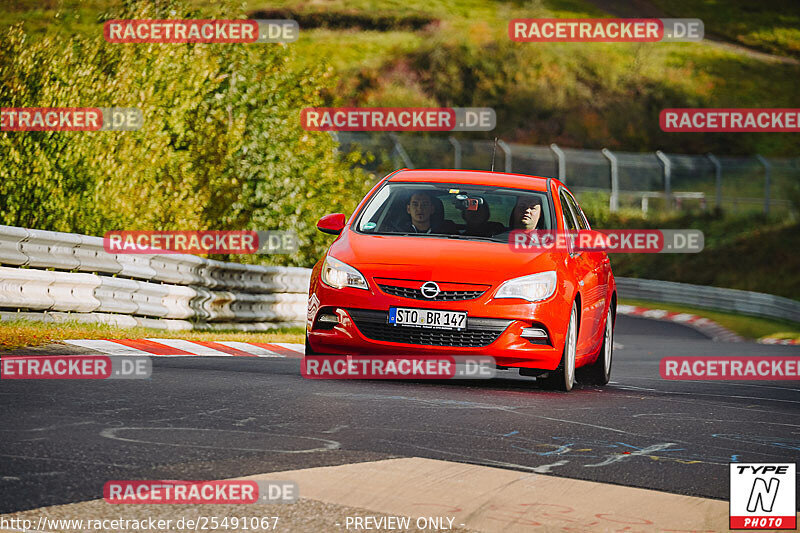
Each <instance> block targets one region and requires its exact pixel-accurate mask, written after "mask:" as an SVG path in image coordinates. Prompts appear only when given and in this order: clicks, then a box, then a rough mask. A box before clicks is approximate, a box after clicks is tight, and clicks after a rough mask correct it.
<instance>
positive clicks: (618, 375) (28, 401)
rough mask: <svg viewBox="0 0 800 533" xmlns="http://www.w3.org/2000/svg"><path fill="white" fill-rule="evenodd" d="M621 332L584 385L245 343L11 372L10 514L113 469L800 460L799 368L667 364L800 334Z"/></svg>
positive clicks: (696, 478)
mask: <svg viewBox="0 0 800 533" xmlns="http://www.w3.org/2000/svg"><path fill="white" fill-rule="evenodd" d="M615 344H616V345H617V349H616V350H615V353H614V366H613V371H612V383H611V384H609V385H608V386H607V387H605V388H597V387H583V386H580V385H579V386H577V388H576V389H575V390H573V391H572V392H570V393H559V392H550V391H546V390H543V389H541V388H539V387H537V385H536V384H535V382H534V380H533V379H531V378H520V377H519V376H514V375H511V374H510V373H505V372H499V373H498V375H505V374H509V375H508V376H505V377H500V378H498V379H494V380H490V381H448V382H442V381H436V382H425V381H414V382H408V381H346V380H331V381H324V380H306V379H304V378H303V377H301V375H300V360H299V359H270V358H232V357H231V358H216V357H175V358H170V357H154V358H153V374H152V379H150V380H141V381H140V380H115V381H81V380H74V381H67V380H37V381H27V380H3V381H2V383H1V384H0V395H2V410H0V432H2V435H0V464H2V469H1V470H0V513H8V512H14V511H21V510H26V509H33V508H39V507H43V506H49V505H56V504H64V503H70V502H77V501H84V500H91V499H96V498H102V488H103V485H104V483H105V482H106V481H108V480H112V479H223V478H231V477H237V476H245V475H250V474H257V473H268V472H278V471H285V470H296V469H302V468H310V467H317V466H327V465H340V464H349V463H359V462H365V461H375V460H381V459H388V458H395V457H422V458H430V459H439V460H446V461H455V462H461V463H471V464H480V465H489V466H495V467H500V468H504V469H512V470H518V471H523V472H531V471H533V472H537V473H542V474H547V475H550V476H559V477H566V478H573V479H582V480H591V481H599V482H604V483H611V484H616V485H625V486H630V487H640V488H649V489H655V490H658V491H666V492H670V493H676V494H684V495H693V496H703V497H708V498H715V499H720V500H727V499H728V463H730V462H791V461H797V459H798V457H800V453H798V451H799V450H800V390H799V389H798V382H797V381H782V382H781V381H751V382H744V381H741V382H724V381H716V382H713V381H706V382H679V381H665V380H662V379H661V378H660V377H659V370H658V369H659V360H660V359H661V358H662V357H665V356H703V355H706V356H707V355H731V356H768V355H772V356H780V355H796V354H797V350H798V348H797V347H792V346H766V345H759V344H755V343H720V342H712V341H710V340H708V339H706V338H705V337H703V336H702V335H701V334H700V333H698V332H696V331H694V330H692V329H689V328H687V327H684V326H681V325H677V324H672V323H665V322H656V321H652V320H648V319H641V318H630V317H624V316H620V317H618V321H617V329H616V335H615ZM59 350H60V348H56V349H54V350H51V351H50V353H58V352H59ZM23 353H24V350H23V351H17V352H15V354H18V355H21V354H23ZM61 353H65V354H66V353H70V354H72V353H91V352H90V351H89V350H82V351H81V350H77V351H76V348H75V347H67V346H64V347H63V351H62V352H61Z"/></svg>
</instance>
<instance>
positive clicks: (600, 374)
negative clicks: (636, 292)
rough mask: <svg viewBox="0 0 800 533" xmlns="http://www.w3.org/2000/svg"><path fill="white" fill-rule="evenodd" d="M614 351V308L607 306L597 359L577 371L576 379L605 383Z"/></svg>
mask: <svg viewBox="0 0 800 533" xmlns="http://www.w3.org/2000/svg"><path fill="white" fill-rule="evenodd" d="M613 352H614V309H613V308H612V307H611V306H609V307H608V314H607V315H606V327H605V329H604V332H603V345H602V346H601V347H600V354H599V355H598V356H597V360H596V361H595V362H594V363H592V364H591V365H588V366H586V367H583V368H581V369H580V370H579V371H578V381H580V382H581V383H585V384H587V385H600V386H602V385H605V384H607V383H608V382H609V380H610V379H611V359H612V355H613Z"/></svg>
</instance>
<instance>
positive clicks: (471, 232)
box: [356, 182, 552, 242]
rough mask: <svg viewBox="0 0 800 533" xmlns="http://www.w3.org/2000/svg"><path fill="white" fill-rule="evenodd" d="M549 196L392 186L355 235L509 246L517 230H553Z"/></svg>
mask: <svg viewBox="0 0 800 533" xmlns="http://www.w3.org/2000/svg"><path fill="white" fill-rule="evenodd" d="M551 228H552V221H551V217H550V204H549V202H548V200H547V194H546V193H545V192H536V191H523V190H519V189H511V188H502V187H480V186H475V185H459V184H430V183H403V182H390V183H387V184H385V185H384V186H383V187H382V188H381V189H380V190H379V191H378V192H377V193H376V194H375V195H374V196H373V197H372V198H371V199H370V202H369V203H368V204H367V206H366V207H365V208H364V209H363V211H362V213H361V216H360V218H359V220H358V222H357V224H356V231H358V232H362V233H369V234H373V235H393V234H400V235H420V236H430V237H436V236H439V237H447V238H453V237H458V238H464V239H474V240H493V241H497V242H507V241H508V236H509V232H510V231H511V230H513V229H551Z"/></svg>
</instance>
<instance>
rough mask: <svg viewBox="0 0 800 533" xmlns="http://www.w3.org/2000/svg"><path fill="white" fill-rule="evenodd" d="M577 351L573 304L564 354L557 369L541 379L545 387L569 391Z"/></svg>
mask: <svg viewBox="0 0 800 533" xmlns="http://www.w3.org/2000/svg"><path fill="white" fill-rule="evenodd" d="M577 350H578V304H577V302H573V304H572V311H571V312H570V314H569V326H568V327H567V335H566V338H565V340H564V353H563V354H562V355H561V362H559V363H558V368H556V369H555V370H553V371H552V372H549V374H548V376H547V377H546V378H543V380H542V381H543V382H544V385H545V387H547V388H548V389H555V390H560V391H565V392H568V391H571V390H572V387H573V385H575V355H576V352H577Z"/></svg>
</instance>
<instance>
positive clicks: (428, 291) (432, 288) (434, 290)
mask: <svg viewBox="0 0 800 533" xmlns="http://www.w3.org/2000/svg"><path fill="white" fill-rule="evenodd" d="M419 290H420V292H421V293H422V295H423V296H424V297H425V298H436V296H437V295H438V294H439V286H438V285H437V284H436V283H434V282H432V281H426V282H425V283H423V284H422V287H420V288H419Z"/></svg>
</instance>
